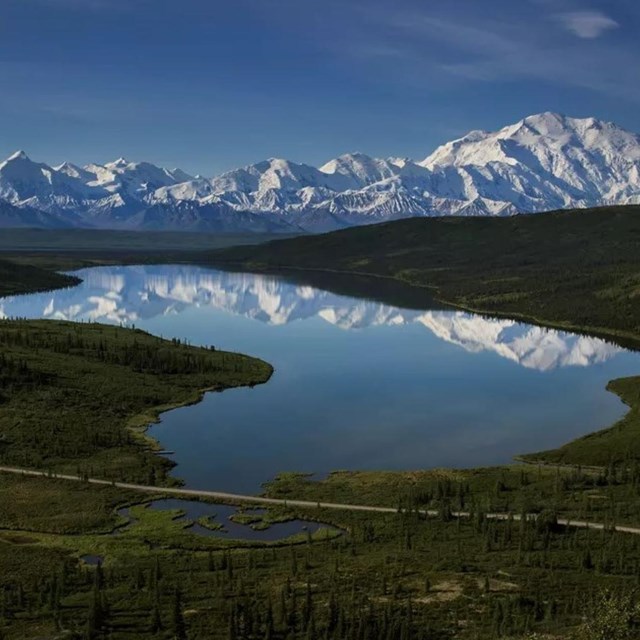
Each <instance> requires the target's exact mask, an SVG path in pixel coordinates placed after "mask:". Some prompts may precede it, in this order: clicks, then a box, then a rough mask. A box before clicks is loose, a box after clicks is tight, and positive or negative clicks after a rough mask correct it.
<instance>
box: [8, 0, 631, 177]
mask: <svg viewBox="0 0 640 640" xmlns="http://www.w3.org/2000/svg"><path fill="white" fill-rule="evenodd" d="M639 30H640V3H638V2H637V0H606V1H604V0H598V1H595V0H594V1H592V2H587V1H583V0H517V1H507V0H483V1H482V2H480V1H478V0H448V1H447V2H435V1H433V0H395V1H394V2H393V3H392V2H389V0H322V2H320V1H318V2H313V1H312V0H180V1H176V0H1V2H0V86H2V91H1V92H0V155H1V156H5V155H8V154H9V153H11V152H12V151H15V150H16V149H19V148H22V149H25V150H26V151H27V152H28V153H29V155H30V156H32V157H33V158H34V159H39V160H43V161H47V162H50V163H56V162H60V161H62V160H71V161H74V162H77V163H80V164H82V163H86V162H89V161H97V162H106V161H108V160H112V159H114V158H116V157H118V156H121V155H124V156H125V157H128V158H131V159H134V160H141V159H145V160H150V161H152V162H156V163H158V164H162V165H166V166H180V167H182V168H184V169H186V170H188V171H191V172H198V173H202V174H204V175H212V174H214V173H218V172H220V171H223V170H226V169H230V168H233V167H236V166H239V165H245V164H249V163H251V162H255V161H258V160H261V159H263V158H267V157H271V156H280V157H287V158H290V159H292V160H296V161H301V162H308V163H311V164H321V163H323V162H325V161H326V160H328V159H330V158H331V157H334V156H336V155H339V154H341V153H344V152H347V151H356V150H357V151H362V152H365V153H369V154H372V155H378V156H390V155H398V156H410V157H414V158H417V159H421V158H423V157H425V156H426V155H428V154H429V153H430V152H431V151H432V150H433V148H434V147H435V146H437V145H438V144H440V143H442V142H444V141H446V140H449V139H451V138H454V137H458V136H460V135H463V134H464V133H465V132H467V131H468V130H470V129H496V128H499V127H501V126H503V125H505V124H509V123H511V122H515V121H517V120H518V119H520V118H521V117H523V116H525V115H530V114H532V113H537V112H541V111H559V112H562V113H565V114H567V115H576V116H591V115H593V116H596V117H600V118H603V119H608V120H613V121H615V122H618V123H619V124H621V125H622V126H625V127H627V128H629V129H632V130H635V131H640V38H638V37H637V34H638V32H639Z"/></svg>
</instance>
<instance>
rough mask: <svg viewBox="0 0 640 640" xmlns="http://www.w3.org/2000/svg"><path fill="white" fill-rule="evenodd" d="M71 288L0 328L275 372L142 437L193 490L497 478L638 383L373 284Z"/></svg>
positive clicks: (133, 283) (89, 276) (559, 343)
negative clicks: (459, 472) (398, 476)
mask: <svg viewBox="0 0 640 640" xmlns="http://www.w3.org/2000/svg"><path fill="white" fill-rule="evenodd" d="M79 275H80V277H82V278H83V279H84V281H83V282H82V284H80V285H78V286H77V287H74V288H70V289H65V290H58V291H53V292H49V293H38V294H33V295H25V296H15V297H12V298H5V299H1V300H0V314H2V315H3V316H5V317H29V318H51V319H64V320H73V321H85V322H86V321H96V322H109V323H114V324H126V325H135V326H136V327H138V328H140V329H144V330H146V331H149V332H151V333H153V334H156V335H161V336H164V337H167V338H172V337H176V338H181V339H186V340H188V341H189V342H190V343H191V344H195V345H198V344H200V345H215V346H216V347H218V348H220V349H228V350H233V351H240V352H242V353H246V354H250V355H254V356H257V357H261V358H264V359H265V360H267V361H268V362H270V363H271V364H273V366H274V368H275V373H274V376H273V377H272V379H271V380H270V381H269V382H268V384H265V385H259V386H257V387H255V388H253V389H250V388H241V389H230V390H227V391H224V392H223V393H211V394H207V395H206V396H205V398H204V399H203V401H202V402H201V403H199V404H197V405H193V406H190V407H184V408H181V409H177V410H175V411H170V412H168V413H166V414H164V415H163V417H162V421H161V423H160V424H157V425H154V426H153V427H152V428H151V429H150V435H152V436H153V437H155V438H157V439H158V440H159V441H160V443H161V445H162V446H163V447H164V448H165V449H166V450H168V451H174V452H175V455H173V456H172V457H173V459H174V460H175V461H176V462H177V463H178V467H177V468H176V470H175V474H176V475H177V476H178V477H180V478H182V479H184V480H185V482H186V484H187V485H188V486H192V487H198V488H210V489H218V490H229V491H239V492H254V491H259V490H260V485H261V484H262V483H263V482H265V481H266V480H268V479H270V478H272V477H273V476H275V475H276V474H278V473H280V472H282V471H301V472H308V473H320V474H324V473H328V472H330V471H332V470H335V469H408V470H411V469H424V468H430V467H470V466H482V465H492V464H502V463H507V462H509V461H510V460H512V458H513V456H514V455H516V454H519V453H523V452H529V451H538V450H542V449H548V448H551V447H555V446H558V445H560V444H563V443H564V442H566V441H568V440H570V439H572V438H575V437H578V436H581V435H584V434H585V433H588V432H591V431H594V430H596V429H598V428H602V427H604V426H608V425H609V424H611V423H612V422H613V421H615V420H616V419H618V418H620V417H621V416H622V415H623V414H624V411H625V407H624V406H623V404H622V403H621V402H620V400H619V398H617V397H616V396H614V395H613V394H611V393H608V392H607V391H606V385H607V382H608V381H609V380H611V379H613V378H618V377H623V376H627V375H637V374H638V373H639V372H640V357H639V356H638V354H637V353H635V352H630V351H626V350H625V349H622V348H620V347H618V346H615V345H611V344H607V343H606V342H603V341H602V340H598V339H597V338H591V337H585V336H580V335H576V334H571V333H566V332H561V331H556V330H553V329H545V328H541V327H535V326H530V325H527V324H523V323H517V322H513V321H510V320H505V319H492V318H486V317H481V316H478V315H473V314H469V313H462V312H459V311H454V310H446V309H442V307H441V306H440V307H438V305H433V304H431V303H430V301H429V300H428V298H427V293H426V292H423V291H421V290H415V289H412V290H411V292H405V291H400V292H397V291H395V289H394V290H391V289H390V285H389V283H385V282H376V283H373V284H372V285H371V286H368V285H367V286H365V285H366V283H364V285H363V283H361V282H356V283H354V282H352V281H349V282H346V281H341V282H339V283H337V282H336V283H329V282H323V283H319V282H318V281H317V279H313V282H314V285H313V286H312V285H310V284H301V283H300V281H298V282H293V281H291V280H289V279H286V278H282V277H272V276H262V275H251V274H238V273H225V272H219V271H214V270H208V269H204V268H199V267H189V266H144V267H139V266H136V267H100V268H95V269H88V270H84V271H81V272H79ZM307 281H308V280H307ZM369 284H371V283H369ZM334 291H338V292H340V293H333V292H334ZM360 291H362V294H360ZM356 294H358V295H356ZM390 301H391V302H390ZM405 301H406V302H405ZM421 305H422V307H421Z"/></svg>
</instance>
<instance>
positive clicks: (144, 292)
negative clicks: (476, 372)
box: [0, 266, 621, 371]
mask: <svg viewBox="0 0 640 640" xmlns="http://www.w3.org/2000/svg"><path fill="white" fill-rule="evenodd" d="M78 275H80V277H81V278H82V279H83V282H82V284H81V285H80V286H78V287H73V288H70V289H62V290H59V291H53V292H48V293H37V294H33V295H27V296H16V297H13V298H5V299H0V318H8V317H37V318H40V317H42V318H48V319H53V320H68V321H75V322H77V321H90V322H101V323H112V324H125V325H131V324H134V325H135V324H137V323H140V322H143V323H144V321H146V320H149V319H151V318H155V317H158V316H170V315H174V314H180V313H183V312H185V311H187V310H188V309H189V308H192V307H199V308H211V309H215V310H220V311H224V312H226V313H231V314H233V315H237V316H243V317H245V318H250V319H252V320H255V321H258V322H262V323H265V324H269V325H273V326H282V325H286V324H289V323H292V322H302V321H305V320H310V319H313V318H320V319H322V320H323V321H324V322H327V323H329V324H331V325H334V326H336V327H339V328H340V329H343V330H349V331H357V330H363V329H367V328H369V327H381V326H388V327H402V326H409V325H420V326H423V327H424V328H425V329H427V330H428V331H429V332H431V333H432V334H433V335H435V336H436V337H437V338H439V339H440V340H444V341H445V342H448V343H450V344H454V345H456V346H458V347H461V348H463V349H465V350H466V351H468V352H471V353H481V352H490V353H495V354H497V355H498V356H500V357H501V358H506V359H507V360H510V361H512V362H515V363H517V364H519V365H521V366H523V367H525V368H527V369H535V370H538V371H551V370H554V369H558V368H563V367H587V366H591V365H594V364H597V363H601V362H605V361H607V360H609V359H611V358H613V357H615V356H616V355H617V354H619V353H620V352H621V349H620V348H619V347H616V346H614V345H611V344H607V343H606V342H604V341H603V340H599V339H598V338H590V337H587V336H581V335H578V334H572V333H566V332H561V331H556V330H555V329H544V328H541V327H535V326H530V325H527V324H522V323H518V322H515V321H513V320H506V319H496V318H485V317H482V316H478V315H473V314H470V313H465V312H462V311H418V310H411V309H402V308H399V307H394V306H391V305H387V304H382V303H378V302H372V301H368V300H361V299H357V298H350V297H346V296H341V295H337V294H333V293H330V292H327V291H323V290H321V289H316V288H314V287H311V286H303V285H297V284H293V283H290V282H286V281H283V280H280V279H278V278H272V277H269V276H262V275H255V274H247V273H228V272H221V271H212V270H209V269H199V268H196V267H180V266H169V267H166V266H148V267H147V266H138V267H108V268H104V269H101V268H97V269H89V270H86V271H80V272H78Z"/></svg>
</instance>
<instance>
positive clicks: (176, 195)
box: [0, 113, 640, 232]
mask: <svg viewBox="0 0 640 640" xmlns="http://www.w3.org/2000/svg"><path fill="white" fill-rule="evenodd" d="M0 200H2V201H5V202H7V203H9V204H11V205H13V206H15V207H18V208H20V209H23V210H24V211H25V220H24V221H22V225H23V226H24V225H26V224H29V225H36V226H84V227H98V228H154V229H203V230H212V231H275V232H277V231H292V230H298V231H299V230H306V231H326V230H331V229H337V228H342V227H346V226H352V225H358V224H367V223H372V222H379V221H384V220H393V219H397V218H403V217H412V216H441V215H464V216H486V215H490V216H500V215H512V214H516V213H534V212H538V211H546V210H551V209H560V208H569V207H576V208H580V207H589V206H598V205H606V204H631V203H639V202H640V136H638V135H636V134H634V133H631V132H629V131H625V130H624V129H622V128H620V127H618V126H616V125H615V124H612V123H609V122H603V121H600V120H596V119H594V118H587V119H577V118H569V117H565V116H561V115H558V114H554V113H543V114H540V115H535V116H530V117H528V118H525V119H524V120H521V121H520V122H518V123H516V124H514V125H510V126H508V127H505V128H504V129H501V130H500V131H498V132H493V133H490V132H486V131H473V132H471V133H469V134H467V135H466V136H464V137H463V138H460V139H458V140H454V141H452V142H449V143H447V144H445V145H443V146H441V147H440V148H438V149H436V150H435V151H434V152H433V153H432V154H431V155H430V156H428V157H427V158H425V159H424V160H422V161H419V162H415V161H413V160H410V159H407V158H389V159H377V158H371V157H369V156H366V155H364V154H361V153H352V154H346V155H343V156H340V157H339V158H336V159H334V160H331V161H329V162H327V163H326V164H325V165H323V166H322V167H320V168H316V167H312V166H310V165H306V164H298V163H294V162H290V161H288V160H283V159H277V158H271V159H269V160H265V161H263V162H259V163H257V164H254V165H250V166H248V167H243V168H241V169H236V170H234V171H229V172H227V173H224V174H222V175H220V176H216V177H214V178H211V179H207V178H202V177H195V178H194V177H191V176H189V175H188V174H186V173H184V172H183V171H181V170H179V169H164V168H161V167H157V166H155V165H152V164H149V163H146V162H140V163H134V162H129V161H127V160H125V159H123V158H120V159H118V160H116V161H115V162H110V163H107V164H104V165H98V164H90V165H87V166H86V167H78V166H75V165H73V164H70V163H64V164H62V165H60V166H58V167H50V166H48V165H46V164H43V163H37V162H33V161H32V160H30V159H29V158H28V156H27V155H26V154H25V153H24V152H18V153H16V154H14V155H13V156H11V157H10V158H8V159H7V160H6V161H4V162H2V163H0ZM34 211H39V212H44V213H46V214H48V215H47V216H43V217H42V219H41V220H38V219H37V217H36V218H34V214H33V212H34ZM12 220H13V217H11V216H0V226H9V225H12V224H13V223H12Z"/></svg>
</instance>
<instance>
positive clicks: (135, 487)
mask: <svg viewBox="0 0 640 640" xmlns="http://www.w3.org/2000/svg"><path fill="white" fill-rule="evenodd" d="M0 473H12V474H14V475H21V476H35V477H40V478H50V479H55V480H69V481H72V482H87V483H88V484H95V485H102V486H110V487H117V488H119V489H128V490H129V491H137V492H140V493H154V494H162V495H172V496H180V497H184V498H213V499H214V500H225V501H228V502H232V503H242V502H249V503H252V504H265V505H278V506H290V507H302V508H307V509H338V510H341V511H364V512H369V513H398V509H396V508H393V507H375V506H370V505H364V504H344V503H336V502H312V501H310V500H285V499H282V498H265V497H261V496H250V495H244V494H239V493H227V492H224V491H207V490H205V489H180V488H175V487H154V486H151V485H142V484H131V483H128V482H116V481H111V480H100V479H98V478H88V479H87V478H81V477H80V476H73V475H66V474H56V473H49V472H47V471H37V470H34V469H20V468H18V467H5V466H0ZM420 513H421V514H422V515H426V516H430V517H436V516H438V515H439V513H438V511H435V510H431V509H429V510H420ZM451 515H452V516H453V517H455V518H469V517H471V515H472V514H471V513H469V512H468V511H453V512H452V514H451ZM484 517H485V518H488V519H489V520H509V519H512V520H514V521H516V522H518V521H520V520H522V518H523V516H522V515H520V514H511V513H487V514H484ZM524 517H526V518H527V519H532V520H533V519H535V517H536V515H535V514H527V515H526V516H524ZM558 524H559V525H561V526H564V527H574V528H577V529H595V530H598V531H601V530H603V529H609V530H612V531H618V532H620V533H630V534H632V535H636V536H638V535H640V527H630V526H626V525H607V524H603V523H601V522H587V521H583V520H570V519H567V518H558Z"/></svg>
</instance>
